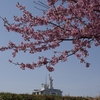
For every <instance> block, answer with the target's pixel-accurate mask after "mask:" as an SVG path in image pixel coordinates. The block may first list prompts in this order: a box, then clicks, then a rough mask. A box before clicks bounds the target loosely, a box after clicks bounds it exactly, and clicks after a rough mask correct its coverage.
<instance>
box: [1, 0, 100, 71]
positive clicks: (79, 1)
mask: <svg viewBox="0 0 100 100" xmlns="http://www.w3.org/2000/svg"><path fill="white" fill-rule="evenodd" d="M56 2H59V0H47V3H48V10H47V11H46V12H45V13H44V15H42V16H33V15H32V13H31V12H29V11H27V10H26V7H25V6H23V5H20V4H19V3H18V4H17V5H16V6H17V7H18V8H19V9H20V10H21V11H22V12H23V15H22V16H21V17H18V16H14V21H15V23H12V24H11V23H9V22H8V21H7V20H6V19H3V21H4V26H5V27H6V29H7V30H8V32H10V31H13V32H17V33H19V34H20V35H21V36H22V37H23V39H24V40H25V42H21V43H20V44H19V45H16V44H15V43H13V42H11V41H9V43H8V46H7V47H6V46H5V47H4V46H3V47H1V48H0V51H5V50H8V49H13V50H14V52H13V53H12V55H13V57H15V56H16V53H18V52H19V51H23V52H26V51H28V52H29V53H31V54H34V53H36V52H42V51H46V50H50V49H56V47H59V46H60V45H61V43H62V42H63V41H66V42H67V41H71V42H72V45H73V48H72V49H71V50H64V51H62V52H58V51H55V52H54V55H53V56H52V57H51V58H49V59H48V58H47V57H39V60H38V62H37V63H34V62H33V63H32V64H24V63H20V64H19V63H17V64H18V65H20V66H21V68H22V69H25V67H27V68H30V69H34V68H35V67H40V66H43V65H45V66H46V68H47V69H48V70H49V71H53V70H54V68H53V67H52V66H55V64H57V63H58V62H59V61H63V62H65V61H67V58H68V57H69V56H71V55H75V56H76V57H77V58H78V59H79V60H80V62H81V63H85V64H86V67H89V65H90V64H89V63H88V62H86V61H85V57H87V56H89V53H88V50H87V48H91V43H94V45H95V46H99V45H100V0H62V2H63V3H62V2H61V4H60V5H55V4H56ZM65 3H67V4H68V5H67V6H65V5H64V4H65ZM16 22H17V23H16ZM38 26H50V27H48V28H47V29H45V30H39V29H38V30H36V31H35V27H38ZM56 54H57V55H56ZM58 54H59V55H58ZM10 62H11V63H14V62H12V61H11V60H10ZM14 64H15V63H14Z"/></svg>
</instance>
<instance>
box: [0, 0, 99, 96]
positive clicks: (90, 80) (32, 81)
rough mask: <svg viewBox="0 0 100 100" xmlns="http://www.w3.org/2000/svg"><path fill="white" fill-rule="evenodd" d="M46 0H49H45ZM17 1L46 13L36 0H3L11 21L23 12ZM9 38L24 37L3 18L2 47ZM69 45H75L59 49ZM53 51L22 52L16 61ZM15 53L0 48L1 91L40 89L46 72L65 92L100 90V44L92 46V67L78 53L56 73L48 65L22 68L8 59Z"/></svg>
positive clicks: (3, 10)
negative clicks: (80, 59)
mask: <svg viewBox="0 0 100 100" xmlns="http://www.w3.org/2000/svg"><path fill="white" fill-rule="evenodd" d="M42 1H44V2H45V0H42ZM17 2H20V3H21V4H23V5H26V8H27V10H29V11H31V12H32V13H33V15H41V14H42V13H41V11H39V10H37V9H35V8H34V5H35V4H34V3H33V0H20V1H17V0H1V1H0V15H1V16H2V17H6V18H7V19H8V20H9V21H10V22H13V16H14V15H18V16H21V15H22V13H21V11H20V10H19V9H18V8H16V3H17ZM35 6H36V5H35ZM9 40H10V41H13V42H15V43H17V44H18V43H20V42H21V41H22V37H21V35H20V34H18V33H14V32H7V30H6V29H5V28H4V26H3V21H2V20H0V47H1V46H6V45H7V44H8V41H9ZM68 48H71V45H70V44H68V43H66V42H64V43H63V44H62V46H61V48H57V50H59V51H61V50H64V49H68ZM53 51H54V50H51V51H48V52H42V53H37V54H34V55H31V54H29V53H26V54H25V53H22V52H20V53H19V54H17V56H16V58H14V61H18V62H21V61H23V62H26V63H27V62H30V63H31V62H32V61H36V62H37V59H38V56H39V55H41V56H42V55H43V56H48V57H50V56H51V55H52V54H53ZM11 53H12V51H11V50H9V51H5V52H0V92H13V93H32V92H33V91H34V89H40V87H41V84H42V83H45V79H46V76H48V74H50V75H51V76H52V78H53V87H54V88H56V89H61V90H62V91H63V95H71V96H97V95H99V94H100V47H94V46H92V48H91V49H90V50H89V54H90V56H89V57H88V58H87V61H88V62H90V63H91V66H90V68H86V67H85V65H84V64H80V63H79V60H78V59H76V57H75V56H71V57H69V58H68V61H67V62H65V63H59V64H57V65H56V66H55V71H54V72H52V73H50V72H48V71H47V69H46V68H45V67H44V66H43V67H41V68H37V69H35V70H30V69H26V70H21V69H20V68H19V66H15V65H13V64H11V63H9V62H8V59H12V54H11Z"/></svg>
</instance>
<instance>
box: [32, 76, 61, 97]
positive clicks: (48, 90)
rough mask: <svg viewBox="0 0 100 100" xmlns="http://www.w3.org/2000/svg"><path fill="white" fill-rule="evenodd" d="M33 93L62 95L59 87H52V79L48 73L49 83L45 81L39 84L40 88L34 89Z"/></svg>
mask: <svg viewBox="0 0 100 100" xmlns="http://www.w3.org/2000/svg"><path fill="white" fill-rule="evenodd" d="M33 94H36V95H38V94H40V95H41V94H43V95H58V96H62V91H61V90H60V89H54V88H53V79H52V77H51V76H50V75H49V84H47V83H45V84H41V89H35V90H34V92H33Z"/></svg>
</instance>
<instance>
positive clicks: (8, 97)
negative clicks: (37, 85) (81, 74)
mask: <svg viewBox="0 0 100 100" xmlns="http://www.w3.org/2000/svg"><path fill="white" fill-rule="evenodd" d="M0 100H93V98H90V97H73V96H54V95H33V94H14V93H3V92H2V93H0Z"/></svg>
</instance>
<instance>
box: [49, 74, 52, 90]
mask: <svg viewBox="0 0 100 100" xmlns="http://www.w3.org/2000/svg"><path fill="white" fill-rule="evenodd" d="M49 88H50V89H51V88H53V79H52V77H51V76H50V74H49Z"/></svg>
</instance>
